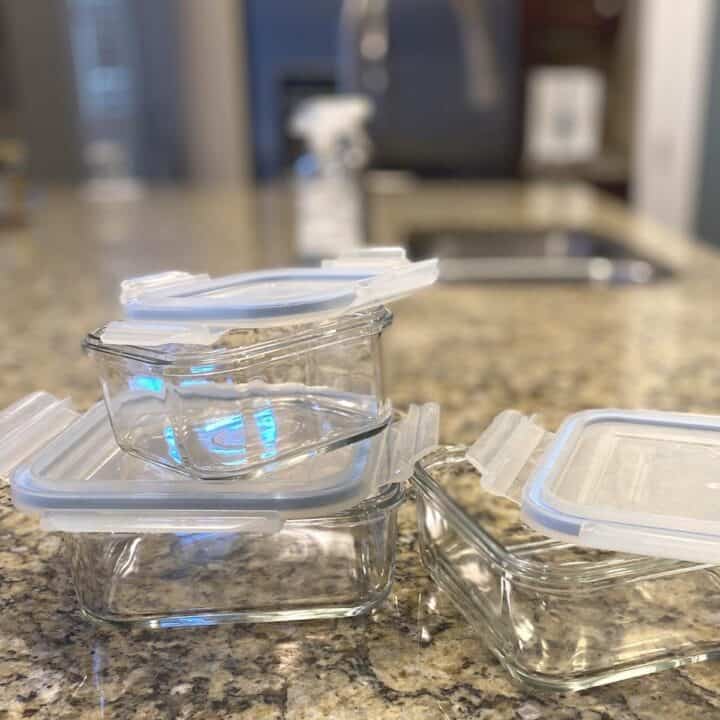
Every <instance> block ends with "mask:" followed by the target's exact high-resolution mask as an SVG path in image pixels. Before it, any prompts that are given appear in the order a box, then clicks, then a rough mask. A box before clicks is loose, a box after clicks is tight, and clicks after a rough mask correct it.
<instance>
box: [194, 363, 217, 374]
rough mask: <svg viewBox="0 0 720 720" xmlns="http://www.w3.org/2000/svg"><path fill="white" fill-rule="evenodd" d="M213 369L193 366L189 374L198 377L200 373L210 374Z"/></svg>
mask: <svg viewBox="0 0 720 720" xmlns="http://www.w3.org/2000/svg"><path fill="white" fill-rule="evenodd" d="M214 369H215V366H214V365H195V366H194V367H191V368H190V372H191V373H192V374H193V375H199V374H200V373H206V372H212V371H213V370H214Z"/></svg>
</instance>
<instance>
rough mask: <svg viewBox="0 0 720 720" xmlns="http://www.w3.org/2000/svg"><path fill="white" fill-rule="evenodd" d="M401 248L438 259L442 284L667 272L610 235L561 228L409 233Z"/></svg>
mask: <svg viewBox="0 0 720 720" xmlns="http://www.w3.org/2000/svg"><path fill="white" fill-rule="evenodd" d="M407 249H408V254H409V255H410V257H411V258H413V259H414V260H421V259H424V258H429V257H437V258H440V279H441V280H445V281H448V282H453V281H456V282H470V281H474V282H492V281H535V282H543V281H545V282H595V283H608V284H627V283H630V284H643V283H649V282H655V281H657V280H662V279H665V278H669V277H670V276H671V275H672V274H673V273H672V270H671V269H670V268H669V267H668V266H667V265H664V264H662V263H660V262H658V261H657V260H655V259H653V258H650V257H646V256H644V255H641V254H639V253H636V252H634V251H632V250H631V249H629V248H628V247H627V246H625V245H623V244H622V243H620V242H618V241H617V240H614V239H613V238H610V237H606V236H603V235H599V234H595V233H592V232H587V231H585V230H574V229H567V228H554V229H545V230H532V231H528V230H517V231H513V230H463V229H459V230H438V231H423V232H414V233H411V235H410V236H409V237H408V239H407Z"/></svg>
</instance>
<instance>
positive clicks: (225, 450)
mask: <svg viewBox="0 0 720 720" xmlns="http://www.w3.org/2000/svg"><path fill="white" fill-rule="evenodd" d="M391 320H392V314H391V313H390V311H389V310H387V309H386V308H384V307H375V308H372V309H369V310H363V311H358V312H354V313H350V314H347V315H343V316H340V317H338V318H334V319H330V320H324V321H322V322H315V323H307V324H304V325H286V326H276V327H259V328H252V329H245V330H241V329H236V330H229V331H225V332H222V333H220V334H219V335H218V337H217V338H215V340H214V342H212V343H211V344H209V345H197V344H192V343H184V342H177V343H168V344H164V345H159V346H140V345H129V344H128V345H122V344H119V345H118V344H114V343H113V344H110V343H106V342H105V341H104V339H103V336H104V331H105V329H104V328H102V329H100V330H98V331H96V332H94V333H91V334H89V335H88V336H87V338H86V340H85V347H86V348H87V350H88V351H90V353H91V354H92V355H93V356H94V357H95V360H96V363H97V368H98V373H99V377H100V382H101V385H102V391H103V398H104V400H105V404H106V406H107V410H108V414H109V416H110V421H111V424H112V428H113V432H114V434H115V438H116V440H117V443H118V445H119V446H120V447H121V448H122V449H123V450H125V451H127V452H130V453H133V454H135V455H138V456H140V457H143V458H146V459H148V460H151V461H153V462H155V463H160V464H162V465H165V466H168V467H172V468H173V469H176V470H178V471H180V472H185V473H187V474H190V475H193V476H194V477H198V478H202V479H212V478H223V477H230V476H232V477H233V478H235V479H240V478H248V479H251V478H256V477H257V476H258V475H262V474H263V473H266V472H268V471H270V472H274V471H276V470H277V469H278V468H279V467H282V466H284V465H288V464H295V463H297V462H300V461H302V460H303V459H306V458H308V457H312V456H316V455H317V454H318V453H323V452H327V451H329V450H332V449H335V448H337V447H338V446H341V445H343V444H346V443H352V442H356V441H357V440H360V439H361V438H362V437H364V436H367V435H368V434H372V433H373V432H376V431H378V429H379V428H382V427H383V426H385V425H387V423H388V422H389V420H390V415H391V406H390V403H389V401H388V400H386V398H385V396H384V392H383V385H382V367H381V352H380V338H381V334H382V331H383V330H384V329H385V328H386V327H387V326H388V325H389V324H390V322H391ZM190 332H191V333H192V330H190Z"/></svg>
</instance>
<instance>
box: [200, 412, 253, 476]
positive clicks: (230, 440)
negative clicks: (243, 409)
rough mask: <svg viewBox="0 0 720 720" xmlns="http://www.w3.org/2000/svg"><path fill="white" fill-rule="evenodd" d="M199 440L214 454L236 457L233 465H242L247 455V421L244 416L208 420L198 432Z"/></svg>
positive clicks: (228, 416) (227, 416)
mask: <svg viewBox="0 0 720 720" xmlns="http://www.w3.org/2000/svg"><path fill="white" fill-rule="evenodd" d="M196 434H197V437H198V440H199V441H200V442H201V443H202V444H203V445H204V446H205V447H206V448H207V449H208V450H209V451H210V452H212V453H215V454H217V455H235V456H236V459H235V460H234V462H233V463H232V464H235V465H241V464H242V463H244V462H245V455H246V454H247V447H246V445H247V441H246V438H245V420H244V419H243V416H242V414H237V415H226V416H225V417H222V418H216V419H214V420H208V421H207V422H206V423H205V424H204V425H203V426H202V427H201V428H200V429H199V430H197V431H196Z"/></svg>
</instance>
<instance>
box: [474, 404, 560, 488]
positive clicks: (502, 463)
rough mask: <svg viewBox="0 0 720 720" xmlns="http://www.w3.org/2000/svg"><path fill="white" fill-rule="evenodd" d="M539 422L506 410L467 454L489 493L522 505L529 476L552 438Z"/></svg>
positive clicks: (532, 417) (515, 411) (519, 413)
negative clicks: (521, 501)
mask: <svg viewBox="0 0 720 720" xmlns="http://www.w3.org/2000/svg"><path fill="white" fill-rule="evenodd" d="M536 419H537V416H536V415H533V416H531V417H528V416H527V415H523V414H522V413H521V412H518V411H517V410H504V411H503V412H501V413H500V414H499V415H497V416H496V417H495V418H494V419H493V421H492V422H491V423H490V425H489V426H488V428H487V429H486V430H485V432H484V433H483V434H482V435H481V436H480V437H479V438H478V439H477V440H476V441H475V443H474V444H473V445H472V447H470V449H469V450H468V451H467V459H468V461H469V462H470V463H471V464H472V465H473V466H474V467H475V469H476V470H477V471H478V472H479V473H480V475H481V483H482V486H483V487H484V488H485V489H486V490H488V491H490V492H492V493H494V494H495V495H502V496H504V497H506V498H508V499H510V500H514V501H515V502H520V500H521V498H522V493H523V488H524V487H525V483H526V482H527V479H528V476H529V475H530V473H531V471H532V470H533V469H534V467H535V465H536V463H537V460H538V457H539V456H540V455H541V453H542V451H543V450H544V449H545V447H546V446H547V444H548V442H549V441H550V440H551V438H552V433H550V432H548V431H547V430H545V429H544V428H543V427H541V426H540V425H539V424H538V423H537V422H536Z"/></svg>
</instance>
